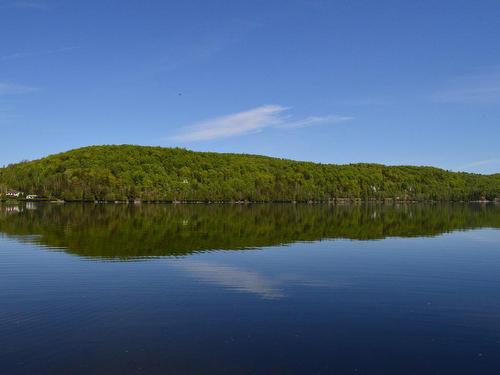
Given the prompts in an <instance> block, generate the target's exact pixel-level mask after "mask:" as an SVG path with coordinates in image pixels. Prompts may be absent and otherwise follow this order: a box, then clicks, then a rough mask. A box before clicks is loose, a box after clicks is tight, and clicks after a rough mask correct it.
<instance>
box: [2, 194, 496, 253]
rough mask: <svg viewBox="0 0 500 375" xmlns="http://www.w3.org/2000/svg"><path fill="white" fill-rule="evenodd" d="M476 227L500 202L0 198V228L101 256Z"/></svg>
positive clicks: (490, 220)
mask: <svg viewBox="0 0 500 375" xmlns="http://www.w3.org/2000/svg"><path fill="white" fill-rule="evenodd" d="M28 208H31V209H28ZM480 227H495V228H499V227H500V207H499V206H495V205H471V204H469V205H403V206H370V205H360V206H328V205H291V204H286V205H278V204H265V205H253V206H235V205H212V206H205V205H179V206H172V205H142V206H129V205H124V206H122V205H90V204H83V205H70V204H68V205H49V204H47V205H40V206H38V207H36V208H35V207H21V208H20V209H14V208H12V207H10V208H9V206H3V207H2V206H0V232H1V233H4V234H6V235H8V236H16V237H17V238H18V239H20V240H22V241H28V242H34V243H37V244H40V245H43V246H49V247H56V248H62V249H64V250H65V251H67V252H69V253H74V254H78V255H81V256H90V257H105V258H128V257H132V258H135V257H147V256H162V255H183V254H189V253H192V252H196V251H207V250H216V249H245V248H255V247H262V246H273V245H279V244H287V243H292V242H296V241H315V240H321V239H334V238H347V239H356V240H371V239H382V238H385V237H391V236H400V237H416V236H434V235H439V234H441V233H445V232H449V231H453V230H462V229H472V228H480Z"/></svg>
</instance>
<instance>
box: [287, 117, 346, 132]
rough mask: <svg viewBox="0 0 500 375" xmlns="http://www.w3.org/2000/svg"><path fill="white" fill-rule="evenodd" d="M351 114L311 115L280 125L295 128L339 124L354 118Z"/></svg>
mask: <svg viewBox="0 0 500 375" xmlns="http://www.w3.org/2000/svg"><path fill="white" fill-rule="evenodd" d="M352 119H353V118H352V117H349V116H338V115H328V116H309V117H306V118H305V119H302V120H297V121H291V122H285V123H284V124H281V125H279V127H280V128H285V129H294V128H307V127H309V126H314V125H322V124H337V123H339V122H345V121H349V120H352Z"/></svg>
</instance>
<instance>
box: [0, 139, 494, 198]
mask: <svg viewBox="0 0 500 375" xmlns="http://www.w3.org/2000/svg"><path fill="white" fill-rule="evenodd" d="M0 186H2V187H3V189H4V190H5V189H7V188H10V189H17V190H21V191H23V192H25V193H27V194H38V195H40V196H45V197H49V198H60V199H65V200H68V201H71V200H89V201H93V200H107V201H113V200H132V199H136V198H139V199H142V200H161V201H175V200H179V201H238V200H247V201H293V200H295V201H308V200H318V201H319V200H322V201H324V200H328V199H332V198H351V199H352V198H360V199H379V200H380V199H384V198H398V199H401V200H477V199H481V198H482V197H484V198H486V199H494V198H495V197H500V174H496V175H489V176H486V175H478V174H470V173H454V172H449V171H445V170H442V169H438V168H432V167H411V166H395V167H388V166H383V165H380V164H350V165H333V164H317V163H310V162H297V161H291V160H285V159H277V158H270V157H264V156H256V155H242V154H219V153H205V152H193V151H188V150H184V149H179V148H161V147H143V146H128V145H124V146H92V147H85V148H80V149H76V150H72V151H68V152H65V153H61V154H57V155H52V156H49V157H46V158H43V159H40V160H35V161H30V162H23V163H18V164H14V165H9V166H7V167H6V168H3V169H0Z"/></svg>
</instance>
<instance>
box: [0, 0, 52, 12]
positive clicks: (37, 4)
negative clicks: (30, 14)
mask: <svg viewBox="0 0 500 375" xmlns="http://www.w3.org/2000/svg"><path fill="white" fill-rule="evenodd" d="M0 8H20V9H34V10H48V9H49V6H48V4H47V3H45V2H43V1H38V0H12V1H3V2H0Z"/></svg>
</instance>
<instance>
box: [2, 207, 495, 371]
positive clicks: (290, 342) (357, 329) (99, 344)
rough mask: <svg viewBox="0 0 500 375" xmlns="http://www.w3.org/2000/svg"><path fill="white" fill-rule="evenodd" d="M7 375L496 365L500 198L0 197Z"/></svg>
mask: <svg viewBox="0 0 500 375" xmlns="http://www.w3.org/2000/svg"><path fill="white" fill-rule="evenodd" d="M0 286H1V287H0V373H1V374H9V375H10V374H38V375H39V374H167V373H172V374H222V373H227V374H460V373H464V374H480V373H482V374H486V373H498V371H500V370H499V369H500V206H499V205H494V204H483V205H480V204H432V205H431V204H429V205H423V204H414V205H359V206H357V205H355V206H331V205H330V206H329V205H302V204H297V205H293V204H262V205H250V206H244V205H138V206H133V205H93V204H64V205H58V204H36V203H29V204H26V205H19V206H12V205H0Z"/></svg>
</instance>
